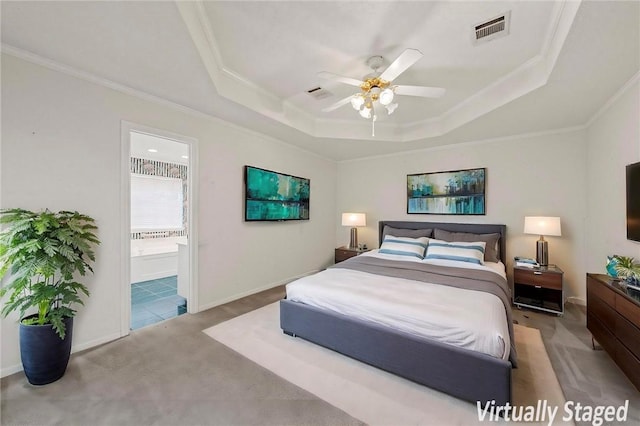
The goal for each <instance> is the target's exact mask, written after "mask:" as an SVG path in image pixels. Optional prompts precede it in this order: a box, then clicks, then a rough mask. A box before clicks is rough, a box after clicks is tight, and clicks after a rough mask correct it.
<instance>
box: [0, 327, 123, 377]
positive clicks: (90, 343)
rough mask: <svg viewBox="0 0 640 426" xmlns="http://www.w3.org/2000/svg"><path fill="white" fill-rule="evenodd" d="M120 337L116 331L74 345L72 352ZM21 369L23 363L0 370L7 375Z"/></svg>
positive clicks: (0, 375) (0, 374) (3, 374)
mask: <svg viewBox="0 0 640 426" xmlns="http://www.w3.org/2000/svg"><path fill="white" fill-rule="evenodd" d="M120 337H121V336H120V333H114V334H110V335H108V336H104V337H101V338H99V339H95V340H90V341H88V342H85V343H81V344H79V345H73V346H71V354H74V353H76V352H81V351H84V350H87V349H91V348H94V347H96V346H100V345H103V344H105V343H109V342H112V341H114V340H117V339H119V338H120ZM20 371H22V364H16V365H11V366H9V367H5V368H3V369H2V370H0V377H7V376H10V375H12V374H15V373H19V372H20Z"/></svg>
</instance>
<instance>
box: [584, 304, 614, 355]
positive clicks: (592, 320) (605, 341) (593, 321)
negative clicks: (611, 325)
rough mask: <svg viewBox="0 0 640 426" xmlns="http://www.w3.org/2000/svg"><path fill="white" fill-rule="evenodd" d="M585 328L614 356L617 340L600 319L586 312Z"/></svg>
mask: <svg viewBox="0 0 640 426" xmlns="http://www.w3.org/2000/svg"><path fill="white" fill-rule="evenodd" d="M587 328H588V329H589V331H590V332H591V334H592V335H593V338H594V339H595V340H597V342H598V343H599V344H600V346H602V347H603V348H604V349H605V350H606V351H607V352H608V353H609V354H611V355H612V356H615V355H614V354H615V353H616V348H617V346H618V340H616V336H614V335H613V333H612V332H611V331H609V329H607V327H605V326H603V325H602V323H601V322H600V320H599V319H598V318H597V317H596V316H595V315H593V313H591V312H588V313H587Z"/></svg>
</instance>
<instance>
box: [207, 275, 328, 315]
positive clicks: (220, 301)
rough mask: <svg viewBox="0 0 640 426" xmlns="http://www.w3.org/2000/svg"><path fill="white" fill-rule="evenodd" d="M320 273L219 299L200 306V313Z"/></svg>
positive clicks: (293, 278)
mask: <svg viewBox="0 0 640 426" xmlns="http://www.w3.org/2000/svg"><path fill="white" fill-rule="evenodd" d="M318 271H319V269H316V270H313V271H310V272H305V273H304V274H300V275H296V276H295V277H290V278H286V279H284V280H282V281H278V282H274V283H270V284H267V285H264V286H262V287H257V288H254V289H251V290H248V291H244V292H242V293H236V294H234V295H233V296H229V297H225V298H224V299H218V300H216V301H214V302H211V303H207V304H205V305H200V306H198V312H202V311H206V310H207V309H211V308H215V307H216V306H220V305H224V304H225V303H229V302H233V301H234V300H238V299H242V298H243V297H246V296H251V295H252V294H256V293H260V292H261V291H265V290H269V289H272V288H274V287H278V286H281V285H285V284H287V283H290V282H291V281H293V280H297V279H298V278H302V277H306V276H307V275H311V274H315V273H316V272H318Z"/></svg>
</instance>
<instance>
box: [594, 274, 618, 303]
mask: <svg viewBox="0 0 640 426" xmlns="http://www.w3.org/2000/svg"><path fill="white" fill-rule="evenodd" d="M590 296H597V297H598V298H599V299H601V300H602V301H603V302H605V303H606V304H607V305H609V306H611V307H612V308H615V306H616V294H615V293H614V292H613V290H611V289H610V288H607V287H606V286H605V285H604V284H601V283H599V282H598V281H596V280H594V279H593V278H591V277H589V278H588V279H587V304H589V302H588V299H589V297H590Z"/></svg>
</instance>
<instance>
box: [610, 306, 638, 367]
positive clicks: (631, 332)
mask: <svg viewBox="0 0 640 426" xmlns="http://www.w3.org/2000/svg"><path fill="white" fill-rule="evenodd" d="M616 315H617V314H616ZM615 330H616V337H617V338H618V339H619V340H620V341H621V342H622V343H623V345H624V346H626V348H627V349H629V351H630V352H631V353H632V354H633V355H635V357H636V358H640V329H638V327H636V326H635V325H633V324H631V323H630V322H629V321H627V320H626V319H625V318H623V317H622V316H620V315H617V316H616V328H615Z"/></svg>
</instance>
